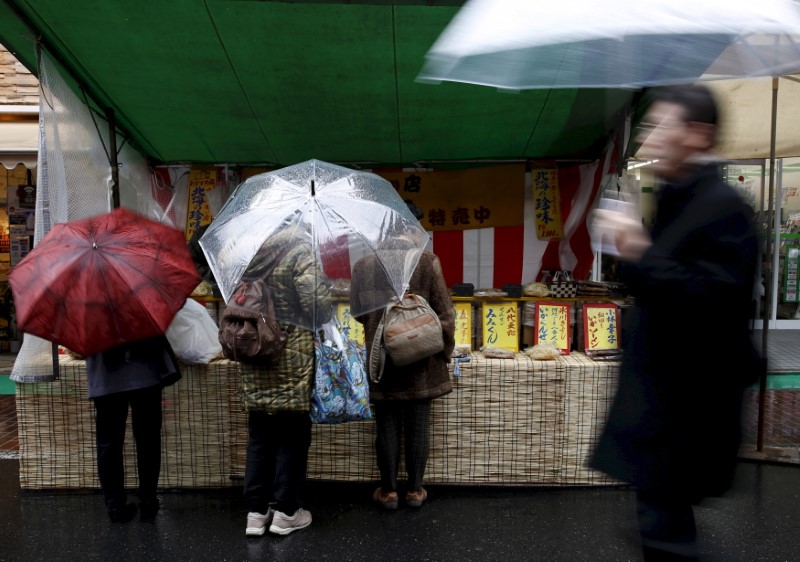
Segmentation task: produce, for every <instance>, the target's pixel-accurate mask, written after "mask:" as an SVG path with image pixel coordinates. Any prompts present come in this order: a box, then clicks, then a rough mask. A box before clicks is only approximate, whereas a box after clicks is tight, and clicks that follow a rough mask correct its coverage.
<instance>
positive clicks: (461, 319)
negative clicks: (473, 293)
mask: <svg viewBox="0 0 800 562" xmlns="http://www.w3.org/2000/svg"><path fill="white" fill-rule="evenodd" d="M453 308H454V309H455V311H456V338H455V339H456V345H457V346H468V347H469V348H470V349H472V303H469V302H457V303H455V304H454V305H453Z"/></svg>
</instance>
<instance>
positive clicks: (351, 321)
mask: <svg viewBox="0 0 800 562" xmlns="http://www.w3.org/2000/svg"><path fill="white" fill-rule="evenodd" d="M336 317H337V318H338V319H339V324H341V326H342V337H344V338H346V339H349V340H354V341H355V342H357V343H359V344H360V345H364V326H363V325H362V324H361V322H359V321H358V320H356V319H355V318H353V315H352V314H351V313H350V305H349V304H346V303H339V304H338V305H337V306H336Z"/></svg>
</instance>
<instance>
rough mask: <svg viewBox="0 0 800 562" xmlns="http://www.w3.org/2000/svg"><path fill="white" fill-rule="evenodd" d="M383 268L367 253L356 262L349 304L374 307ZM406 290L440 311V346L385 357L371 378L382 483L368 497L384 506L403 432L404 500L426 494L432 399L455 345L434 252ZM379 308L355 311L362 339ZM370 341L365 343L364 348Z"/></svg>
mask: <svg viewBox="0 0 800 562" xmlns="http://www.w3.org/2000/svg"><path fill="white" fill-rule="evenodd" d="M382 272H383V269H382V268H381V267H380V266H379V265H378V264H377V258H376V257H375V256H369V257H366V258H364V259H362V260H361V261H360V262H358V263H357V264H356V265H355V267H354V268H353V279H352V284H351V289H350V299H351V309H352V310H372V309H374V308H375V307H374V306H372V305H371V303H370V302H369V299H370V297H371V296H372V295H375V294H376V293H377V291H375V289H374V288H375V287H379V286H381V284H382V283H386V278H385V275H384V274H383V273H382ZM409 290H410V291H411V292H413V293H416V294H417V295H420V296H422V297H423V298H425V299H426V300H427V301H428V303H430V305H431V308H433V310H434V311H435V312H436V314H437V315H438V316H439V319H440V320H441V322H442V335H443V339H444V350H443V351H441V352H440V353H437V354H435V355H433V356H431V357H427V358H425V359H422V360H420V361H417V362H416V363H412V364H411V365H406V366H403V367H398V366H395V365H393V364H392V362H391V358H389V357H387V358H386V365H385V367H384V371H383V375H382V377H381V379H380V382H378V383H374V382H373V381H370V400H371V401H372V403H373V406H374V410H375V423H376V433H377V436H376V439H375V452H376V456H377V461H378V469H379V470H380V473H381V486H380V487H379V488H378V489H376V490H375V493H374V494H373V499H374V500H375V501H376V502H377V503H378V504H379V505H381V506H383V507H385V508H387V509H395V508H397V506H398V503H399V496H398V493H397V476H398V469H399V463H400V443H401V440H402V439H403V435H405V459H406V472H407V474H408V489H407V491H406V495H405V499H406V504H407V505H409V506H412V507H419V506H421V505H422V503H423V502H424V501H425V500H426V499H427V496H428V493H427V491H426V490H425V488H423V487H422V481H423V476H424V474H425V466H426V465H427V462H428V450H429V435H430V414H431V402H432V400H433V399H434V398H438V397H440V396H444V395H446V394H448V393H450V392H451V391H452V384H451V381H450V372H449V369H448V365H447V364H448V362H449V361H450V355H451V354H452V353H453V348H454V347H455V311H454V309H453V303H452V301H451V299H450V291H449V290H448V288H447V284H446V283H445V280H444V275H443V273H442V266H441V264H440V263H439V258H437V257H436V255H434V254H432V253H430V252H424V253H422V255H421V256H420V260H419V263H418V264H417V267H416V269H415V270H414V273H413V275H412V276H411V281H410V285H409ZM383 310H384V309H383V308H380V309H378V310H373V311H372V312H369V313H367V314H363V315H361V316H357V317H356V320H358V321H359V322H361V323H362V324H363V325H364V333H365V341H366V342H372V341H373V339H374V338H375V332H376V331H377V329H378V324H379V323H380V320H381V316H382V314H383ZM370 347H371V346H370V345H367V349H368V350H369V348H370ZM368 353H369V351H368ZM367 362H368V363H369V358H368V359H367Z"/></svg>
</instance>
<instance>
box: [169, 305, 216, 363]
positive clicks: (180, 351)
mask: <svg viewBox="0 0 800 562" xmlns="http://www.w3.org/2000/svg"><path fill="white" fill-rule="evenodd" d="M166 336H167V340H169V344H170V346H171V347H172V351H174V352H175V355H176V356H177V357H178V359H180V360H181V361H183V362H184V363H189V364H195V365H206V364H208V363H209V361H211V360H212V359H214V358H215V357H216V356H218V355H220V354H221V353H222V345H220V343H219V328H218V327H217V324H216V323H215V322H214V320H213V319H212V318H211V315H210V314H209V313H208V310H206V307H205V306H203V305H202V304H200V303H199V302H197V301H196V300H194V299H186V302H185V303H184V305H183V308H181V309H180V310H179V311H178V313H177V314H176V315H175V318H173V319H172V323H171V324H170V325H169V328H167V334H166Z"/></svg>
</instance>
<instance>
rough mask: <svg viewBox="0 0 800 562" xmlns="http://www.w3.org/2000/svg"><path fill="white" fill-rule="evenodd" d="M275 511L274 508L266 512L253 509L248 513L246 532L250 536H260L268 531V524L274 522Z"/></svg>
mask: <svg viewBox="0 0 800 562" xmlns="http://www.w3.org/2000/svg"><path fill="white" fill-rule="evenodd" d="M274 513H275V511H274V510H273V509H272V508H269V509H268V510H267V513H266V514H263V513H258V512H256V511H251V512H250V513H248V514H247V528H246V529H245V530H244V534H245V535H247V536H248V537H260V536H261V535H263V534H264V533H266V532H267V526H268V525H269V524H270V523H271V522H272V518H273V514H274Z"/></svg>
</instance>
